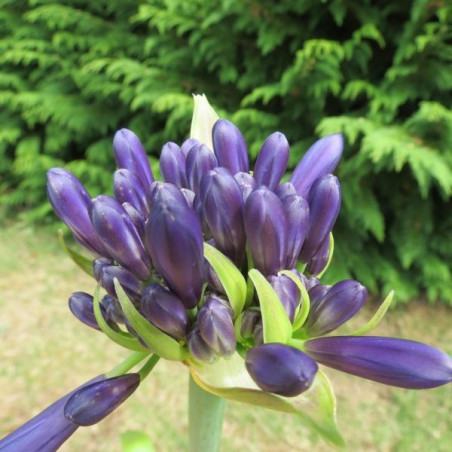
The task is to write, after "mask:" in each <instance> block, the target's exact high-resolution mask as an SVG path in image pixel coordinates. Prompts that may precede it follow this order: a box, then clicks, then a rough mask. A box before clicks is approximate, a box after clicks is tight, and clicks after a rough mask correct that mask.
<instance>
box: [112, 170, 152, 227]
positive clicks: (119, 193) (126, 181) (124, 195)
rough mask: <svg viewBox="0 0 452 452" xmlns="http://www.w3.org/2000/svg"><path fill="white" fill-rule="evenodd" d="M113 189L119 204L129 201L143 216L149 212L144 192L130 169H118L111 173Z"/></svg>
mask: <svg viewBox="0 0 452 452" xmlns="http://www.w3.org/2000/svg"><path fill="white" fill-rule="evenodd" d="M113 191H114V194H115V198H116V199H117V200H118V201H119V203H120V204H123V203H126V202H127V203H130V204H131V205H132V206H133V207H135V209H136V210H138V212H140V215H141V216H142V217H143V218H146V217H147V215H148V214H149V207H148V202H147V197H146V192H145V189H144V187H143V185H142V184H141V182H140V180H139V179H138V178H137V177H136V176H135V174H134V173H132V171H129V170H127V169H120V170H117V171H115V173H114V175H113Z"/></svg>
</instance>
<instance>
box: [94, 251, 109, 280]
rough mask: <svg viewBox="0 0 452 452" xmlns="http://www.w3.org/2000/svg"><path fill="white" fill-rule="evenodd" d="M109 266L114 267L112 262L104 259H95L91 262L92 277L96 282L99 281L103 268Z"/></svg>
mask: <svg viewBox="0 0 452 452" xmlns="http://www.w3.org/2000/svg"><path fill="white" fill-rule="evenodd" d="M110 265H114V261H112V260H111V259H108V258H106V257H100V258H99V259H95V260H94V261H93V275H94V279H95V280H96V281H97V282H99V281H100V275H101V270H102V269H103V268H104V267H109V266H110Z"/></svg>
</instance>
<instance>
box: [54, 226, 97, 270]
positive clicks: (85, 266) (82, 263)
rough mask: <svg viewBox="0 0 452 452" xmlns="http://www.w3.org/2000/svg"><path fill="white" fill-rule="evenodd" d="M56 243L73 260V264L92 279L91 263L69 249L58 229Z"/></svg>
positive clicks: (61, 232)
mask: <svg viewBox="0 0 452 452" xmlns="http://www.w3.org/2000/svg"><path fill="white" fill-rule="evenodd" d="M58 241H59V242H60V246H61V248H62V249H63V251H64V252H65V253H66V254H67V255H68V256H69V257H70V258H71V259H72V260H73V262H74V263H75V264H76V265H77V266H78V267H80V268H81V269H82V270H83V271H84V272H85V273H87V274H88V275H89V276H91V277H93V261H92V260H91V259H88V258H87V257H85V256H83V255H81V254H80V253H78V252H77V251H74V250H73V249H72V248H69V247H68V246H67V245H66V242H65V241H64V234H63V231H62V230H61V229H58Z"/></svg>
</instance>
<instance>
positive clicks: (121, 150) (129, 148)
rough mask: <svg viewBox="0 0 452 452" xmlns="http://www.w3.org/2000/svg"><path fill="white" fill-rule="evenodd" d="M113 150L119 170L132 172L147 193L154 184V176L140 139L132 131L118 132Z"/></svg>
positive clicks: (122, 130) (123, 130)
mask: <svg viewBox="0 0 452 452" xmlns="http://www.w3.org/2000/svg"><path fill="white" fill-rule="evenodd" d="M113 149H114V151H115V159H116V163H117V165H118V168H125V169H128V170H130V171H132V173H134V174H135V175H136V176H137V177H138V179H139V180H140V182H141V184H142V186H143V188H144V189H145V191H146V192H147V191H148V190H149V187H150V186H151V184H152V182H154V176H153V174H152V171H151V166H150V165H149V159H148V156H147V154H146V151H145V150H144V148H143V145H142V144H141V141H140V139H139V138H138V137H137V136H136V135H135V134H134V133H133V132H132V131H131V130H128V129H121V130H118V131H117V132H116V134H115V137H114V139H113Z"/></svg>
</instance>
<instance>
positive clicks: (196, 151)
mask: <svg viewBox="0 0 452 452" xmlns="http://www.w3.org/2000/svg"><path fill="white" fill-rule="evenodd" d="M217 166H218V161H217V159H216V157H215V154H214V153H213V152H212V151H211V150H210V149H209V148H208V147H207V146H206V145H205V144H199V145H195V146H194V147H192V148H191V149H190V151H189V152H188V154H187V158H186V160H185V171H186V174H187V184H188V188H190V190H192V191H194V192H195V193H198V192H199V186H200V185H201V180H202V178H203V177H204V175H205V174H207V172H208V171H210V170H211V169H214V168H216V167H217Z"/></svg>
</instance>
